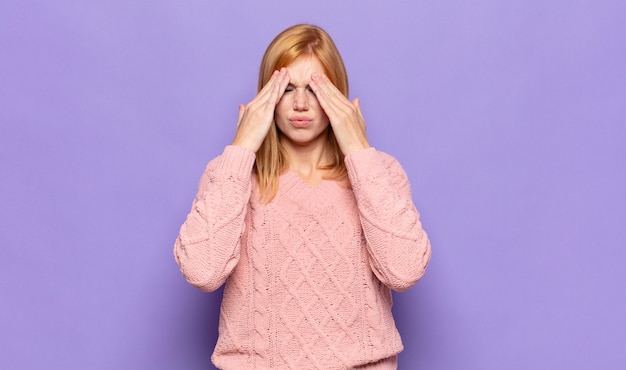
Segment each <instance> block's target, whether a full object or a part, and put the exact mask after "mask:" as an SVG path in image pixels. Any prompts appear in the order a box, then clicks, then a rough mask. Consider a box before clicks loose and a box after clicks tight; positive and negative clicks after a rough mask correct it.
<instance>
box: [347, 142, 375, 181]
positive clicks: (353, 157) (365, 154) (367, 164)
mask: <svg viewBox="0 0 626 370" xmlns="http://www.w3.org/2000/svg"><path fill="white" fill-rule="evenodd" d="M377 162H378V152H377V151H376V149H375V148H373V147H369V148H366V149H362V150H357V151H356V152H352V153H350V154H348V155H347V156H346V157H345V158H344V163H345V165H346V170H347V171H348V176H349V178H350V181H354V180H356V179H358V178H360V177H362V176H366V175H367V174H368V172H370V170H371V168H372V164H374V163H377Z"/></svg>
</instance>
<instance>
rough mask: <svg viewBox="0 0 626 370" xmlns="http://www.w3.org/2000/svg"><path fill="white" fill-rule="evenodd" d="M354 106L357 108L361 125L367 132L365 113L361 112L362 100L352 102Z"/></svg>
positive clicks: (357, 99)
mask: <svg viewBox="0 0 626 370" xmlns="http://www.w3.org/2000/svg"><path fill="white" fill-rule="evenodd" d="M352 104H353V105H354V106H355V107H356V111H357V113H358V114H359V124H360V125H361V128H362V129H363V130H365V117H363V111H362V110H361V100H360V99H359V98H356V99H354V100H353V101H352Z"/></svg>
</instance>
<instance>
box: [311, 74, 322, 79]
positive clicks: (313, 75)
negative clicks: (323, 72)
mask: <svg viewBox="0 0 626 370" xmlns="http://www.w3.org/2000/svg"><path fill="white" fill-rule="evenodd" d="M318 78H320V75H318V74H317V73H313V74H311V79H312V80H317V79H318Z"/></svg>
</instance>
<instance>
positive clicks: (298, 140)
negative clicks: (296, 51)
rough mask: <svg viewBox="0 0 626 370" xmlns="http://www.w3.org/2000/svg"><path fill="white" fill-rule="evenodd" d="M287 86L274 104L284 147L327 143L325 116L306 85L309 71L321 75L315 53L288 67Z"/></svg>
mask: <svg viewBox="0 0 626 370" xmlns="http://www.w3.org/2000/svg"><path fill="white" fill-rule="evenodd" d="M287 73H288V74H289V85H288V86H287V88H286V89H285V93H284V95H283V96H282V98H281V100H280V101H279V102H278V104H277V105H276V126H277V127H278V129H279V130H280V132H282V137H281V142H282V143H283V145H284V146H285V147H286V148H287V149H292V150H293V149H296V150H297V149H298V148H307V147H310V146H311V145H313V146H316V145H326V133H327V130H328V125H329V121H328V116H326V113H324V110H323V109H322V107H321V106H320V104H319V102H318V101H317V97H316V96H315V94H314V93H313V90H311V88H310V87H309V82H310V81H311V74H313V73H316V74H318V75H322V74H324V67H323V66H322V64H321V63H320V61H319V60H318V59H317V57H315V56H307V57H303V58H299V59H296V60H295V61H294V62H293V63H291V64H290V65H288V66H287Z"/></svg>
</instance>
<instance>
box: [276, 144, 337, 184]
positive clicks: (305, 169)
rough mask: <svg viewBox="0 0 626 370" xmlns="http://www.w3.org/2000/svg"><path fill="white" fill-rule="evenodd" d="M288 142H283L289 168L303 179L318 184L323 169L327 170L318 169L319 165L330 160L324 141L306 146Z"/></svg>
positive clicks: (321, 177) (323, 171)
mask: <svg viewBox="0 0 626 370" xmlns="http://www.w3.org/2000/svg"><path fill="white" fill-rule="evenodd" d="M285 144H286V145H285ZM290 144H291V143H284V144H283V145H284V148H285V150H286V151H287V156H288V157H287V160H288V163H289V169H290V170H291V171H293V172H295V173H296V174H298V176H300V177H301V178H302V179H303V180H304V181H306V182H308V183H310V184H312V185H317V184H319V183H320V182H321V181H322V179H323V175H324V173H325V171H327V170H324V169H320V166H323V165H325V164H329V163H330V162H331V161H332V158H329V154H328V151H327V150H326V142H324V143H321V145H307V146H294V145H290Z"/></svg>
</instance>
